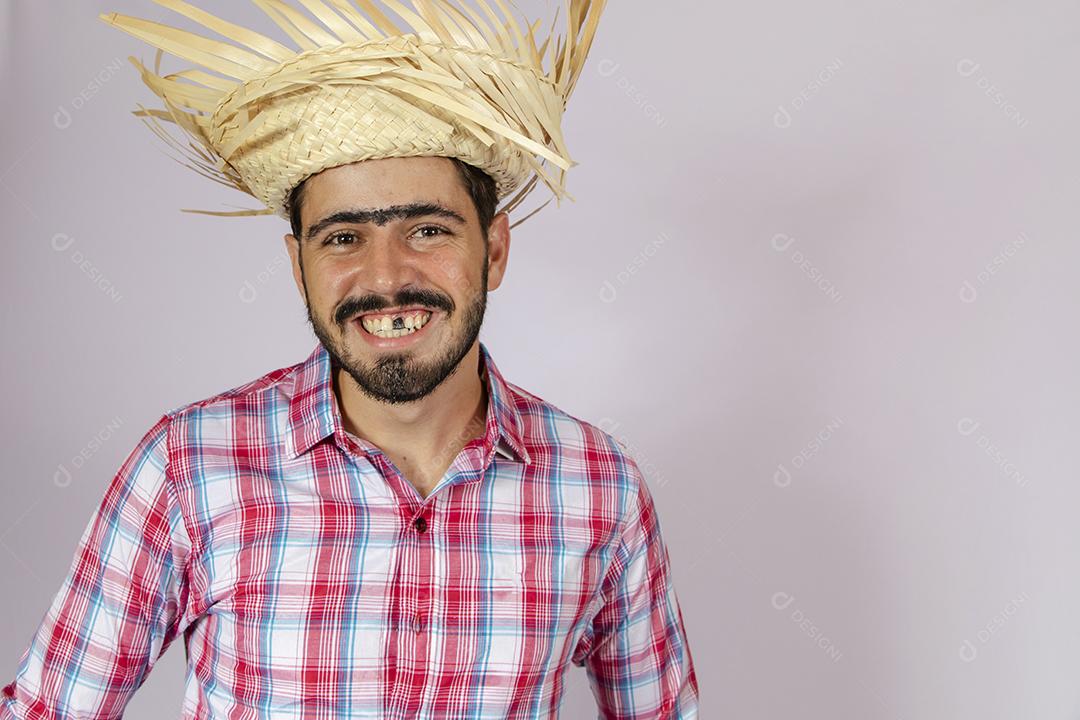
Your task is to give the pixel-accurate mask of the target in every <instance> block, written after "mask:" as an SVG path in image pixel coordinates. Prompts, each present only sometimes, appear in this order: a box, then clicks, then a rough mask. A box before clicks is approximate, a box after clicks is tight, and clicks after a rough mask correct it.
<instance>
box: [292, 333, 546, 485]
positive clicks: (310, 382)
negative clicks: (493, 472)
mask: <svg viewBox="0 0 1080 720" xmlns="http://www.w3.org/2000/svg"><path fill="white" fill-rule="evenodd" d="M479 344H480V362H481V364H482V366H483V367H484V370H485V372H484V374H483V375H482V376H481V377H482V379H484V381H485V387H486V388H487V392H488V404H487V418H486V420H485V430H484V438H483V447H484V456H485V457H486V456H487V455H488V454H489V453H490V451H491V447H492V445H494V446H495V452H497V453H499V454H500V455H503V456H504V457H506V458H508V459H510V460H519V461H521V462H523V463H529V462H531V460H530V458H529V453H528V451H527V450H526V449H525V443H524V442H523V439H522V419H521V414H520V413H519V411H518V408H517V405H516V404H515V403H514V399H513V397H512V395H511V392H510V389H509V387H507V383H506V380H505V379H504V378H503V376H502V373H500V372H499V369H498V367H496V365H495V361H494V360H493V359H492V357H491V353H490V352H489V351H488V349H487V347H486V346H485V345H484V343H483V342H480V343H479ZM332 371H333V359H332V358H331V357H330V353H328V352H327V351H326V348H325V347H323V345H322V343H319V344H318V345H316V347H315V349H314V350H313V351H312V352H311V354H310V355H309V356H308V358H307V359H306V360H304V361H303V362H302V363H301V364H300V365H299V367H298V369H297V371H296V374H295V379H294V382H293V394H292V398H290V400H289V418H288V430H287V432H286V437H287V439H288V442H289V443H290V445H289V446H288V447H287V452H288V453H289V456H290V457H292V458H296V457H299V456H300V455H303V454H304V453H306V452H307V451H308V450H309V449H311V447H312V446H313V445H315V444H316V443H318V442H320V441H321V440H323V439H324V438H326V437H327V436H330V435H334V436H336V437H339V438H340V437H343V435H344V427H345V426H344V424H343V423H342V421H341V413H340V411H339V410H338V404H337V398H336V397H335V396H334V384H333V374H332Z"/></svg>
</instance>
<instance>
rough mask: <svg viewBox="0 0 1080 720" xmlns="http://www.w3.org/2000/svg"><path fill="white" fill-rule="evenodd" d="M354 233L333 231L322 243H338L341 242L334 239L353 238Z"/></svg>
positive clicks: (354, 236)
mask: <svg viewBox="0 0 1080 720" xmlns="http://www.w3.org/2000/svg"><path fill="white" fill-rule="evenodd" d="M355 239H356V235H355V234H354V233H351V232H339V233H334V234H333V235H330V236H328V237H327V238H326V240H324V241H323V245H340V244H341V243H338V242H335V241H336V240H355Z"/></svg>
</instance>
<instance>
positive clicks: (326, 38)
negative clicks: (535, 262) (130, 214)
mask: <svg viewBox="0 0 1080 720" xmlns="http://www.w3.org/2000/svg"><path fill="white" fill-rule="evenodd" d="M154 1H155V2H156V3H157V4H159V5H162V6H164V7H166V8H168V9H170V10H173V11H175V12H177V13H179V14H180V15H183V16H184V17H186V18H188V19H189V20H192V21H194V22H195V23H198V24H199V25H201V26H203V27H205V28H207V29H209V30H211V31H213V32H215V33H217V34H218V35H220V36H222V37H224V38H226V39H227V40H228V41H229V42H225V41H222V40H217V39H214V38H209V37H204V36H201V35H198V34H195V33H192V32H188V31H185V30H181V29H178V28H174V27H169V26H167V25H163V24H160V23H157V22H152V21H149V20H143V19H139V18H134V17H130V16H127V15H120V14H117V13H109V14H102V15H101V19H102V20H104V21H105V22H107V23H109V24H110V25H113V26H114V27H117V28H119V29H121V30H123V31H125V32H127V33H130V34H131V35H134V36H135V37H137V38H140V39H142V40H144V41H146V42H147V43H149V44H151V45H153V46H154V47H156V48H158V52H157V57H156V60H155V63H154V69H153V71H151V70H149V69H148V68H147V67H146V66H144V65H143V64H142V63H141V62H139V61H138V60H136V59H135V58H134V57H131V58H129V60H130V61H131V62H132V64H134V65H135V67H136V68H137V69H138V70H139V72H140V73H141V75H142V79H143V82H145V83H146V85H148V86H149V87H150V89H151V90H153V91H154V93H155V94H156V95H157V96H158V97H160V98H161V100H162V101H163V103H164V108H162V109H146V108H143V107H142V106H141V105H140V106H139V108H140V109H139V110H137V111H136V112H135V114H136V115H138V116H140V117H142V118H143V119H144V122H146V123H147V125H148V126H149V127H150V128H151V129H152V130H154V132H155V133H157V134H158V135H159V136H160V137H161V138H162V139H163V140H164V141H166V142H167V143H168V144H169V145H170V146H171V147H172V148H173V149H174V150H176V151H178V152H179V153H180V154H181V155H182V156H183V158H182V159H181V162H182V163H183V164H185V165H187V166H188V167H190V168H191V169H193V170H195V171H196V172H198V173H199V174H201V175H203V176H205V177H208V178H210V179H212V180H215V181H217V182H220V183H222V184H224V185H227V186H230V187H235V188H237V189H239V190H242V191H243V192H245V193H247V194H249V195H251V196H253V197H255V198H256V199H258V200H259V201H260V202H261V203H262V204H263V205H264V206H265V207H264V208H262V209H258V210H241V211H236V212H214V211H205V210H194V211H188V212H202V213H205V214H211V215H234V216H235V215H268V214H276V215H279V216H281V217H283V218H288V208H287V207H286V202H287V199H288V195H289V192H290V190H291V189H292V188H293V187H294V186H296V185H297V184H299V183H300V182H301V181H303V180H304V179H306V178H307V177H309V176H311V175H314V174H316V173H318V172H320V171H322V170H325V169H327V168H331V167H335V166H338V165H344V164H347V163H352V162H356V161H359V160H368V159H372V158H386V157H411V156H421V155H439V156H445V157H456V158H460V159H461V160H463V161H464V162H466V163H469V164H471V165H475V166H476V167H478V168H480V169H481V170H484V171H485V172H487V173H488V174H489V175H491V177H492V178H493V179H494V180H495V183H496V187H497V189H498V197H499V200H503V199H505V198H507V197H510V196H511V194H513V197H510V199H509V200H508V201H507V202H505V203H504V204H503V206H502V207H501V208H500V210H505V211H510V210H512V209H513V208H514V207H516V206H517V205H518V204H519V203H520V202H521V201H522V199H523V198H524V197H525V196H526V195H527V194H528V193H529V192H530V191H531V190H532V189H533V188H534V187H535V185H536V183H537V180H540V181H542V182H543V183H544V184H545V185H547V186H548V187H549V188H550V189H551V191H552V194H553V196H554V198H555V199H556V201H557V202H558V200H559V199H561V198H562V197H564V196H565V197H568V198H570V199H571V200H572V199H573V196H571V195H570V194H569V193H567V192H566V190H565V175H566V171H567V170H568V169H569V168H570V167H572V166H573V165H576V164H577V163H575V162H574V161H573V160H571V159H570V156H569V153H568V152H567V149H566V146H565V143H564V141H563V137H562V132H561V128H560V125H561V121H562V114H563V110H564V109H565V108H566V102H567V100H568V98H569V97H570V93H571V92H572V91H573V89H574V85H575V83H576V81H577V79H578V77H579V75H580V74H581V70H582V67H583V65H584V63H585V58H586V56H587V55H588V52H589V47H590V46H591V44H592V40H593V36H594V34H595V32H596V27H597V23H598V22H599V19H600V14H601V12H602V11H603V8H604V5H605V2H606V0H564V1H565V6H566V19H565V27H566V29H565V32H564V33H562V34H556V33H555V32H554V23H553V25H552V30H551V31H550V32H549V34H548V37H547V38H546V39H544V41H543V42H542V43H540V44H538V43H537V40H536V34H535V33H536V28H537V26H538V25H539V21H538V22H536V23H534V24H532V25H528V26H525V27H523V26H522V25H519V24H518V22H517V21H516V20H515V19H514V17H513V16H512V15H511V13H510V11H509V10H508V8H507V6H506V4H505V3H504V1H503V0H494V3H495V5H496V6H497V7H498V10H499V11H500V12H501V15H500V14H499V13H496V11H495V9H493V7H492V6H491V4H489V3H488V2H487V1H486V0H459V2H460V8H459V7H457V6H455V5H452V4H451V3H450V2H449V0H411V7H407V6H406V5H405V4H403V3H402V2H399V0H381V4H382V5H383V6H385V8H387V9H389V10H391V11H392V12H394V13H396V14H397V15H398V16H399V17H400V18H402V19H403V20H405V21H406V22H407V23H408V27H407V29H402V27H400V26H399V25H398V24H397V23H396V22H395V21H393V20H391V19H390V17H388V16H387V15H386V14H385V13H384V12H383V11H382V10H380V9H379V8H378V7H377V6H376V4H375V2H373V0H355V4H354V3H353V2H350V0H299V5H300V6H302V7H303V8H306V10H307V11H308V12H307V13H305V12H303V9H301V8H300V7H294V6H293V5H290V4H289V3H287V2H284V1H283V0H253V1H254V3H255V4H256V5H257V6H258V7H259V8H260V9H261V10H262V11H263V12H265V13H266V14H267V15H269V16H270V18H271V19H272V20H273V21H274V22H275V23H276V24H277V25H278V27H280V28H281V29H282V30H283V31H284V32H285V33H286V34H287V35H288V36H289V37H290V38H291V39H292V41H293V42H294V43H295V44H296V45H297V46H298V49H293V48H290V47H287V46H286V45H283V44H281V43H279V42H277V41H276V40H273V39H271V38H269V37H267V36H265V35H262V34H260V33H257V32H254V31H252V30H249V29H246V28H243V27H240V26H238V25H236V24H233V23H230V22H227V21H225V20H222V19H220V18H218V17H215V16H214V15H211V14H209V13H207V12H205V11H203V10H200V9H199V8H196V7H194V6H192V5H190V4H188V3H187V2H183V1H182V0H154ZM511 1H512V0H511ZM470 4H472V5H474V6H475V7H470ZM357 6H359V7H357ZM549 51H550V55H551V59H550V66H549V67H548V69H546V70H545V69H544V62H545V59H546V58H547V56H548V54H549ZM163 52H168V53H170V54H172V55H175V56H176V57H179V58H181V59H183V60H187V61H189V62H192V63H196V64H197V65H198V66H199V67H195V68H191V69H187V70H183V71H181V72H176V73H171V74H167V75H161V74H160V72H161V70H160V65H161V56H162V53H163ZM161 121H165V122H171V123H174V124H175V125H176V126H178V127H179V128H181V129H182V130H183V131H184V132H185V133H186V134H187V136H188V138H187V139H186V140H187V142H186V146H185V144H184V142H181V141H180V140H177V139H176V138H174V137H173V136H172V135H170V134H169V133H168V132H166V130H165V128H164V127H163V125H162V124H161ZM549 164H550V165H553V166H554V167H555V170H552V169H551V168H550V167H549ZM548 202H550V199H549V200H548ZM546 204H547V203H546V202H545V203H544V205H546ZM542 207H543V205H541V206H540V208H537V209H536V210H534V211H533V213H535V212H536V211H537V210H540V209H541V208H542ZM533 213H530V214H529V216H531V215H532V214H533ZM529 216H526V217H525V218H522V219H521V220H519V221H518V222H517V223H514V224H515V225H516V224H519V223H520V222H523V221H524V220H525V219H527V218H528V217H529Z"/></svg>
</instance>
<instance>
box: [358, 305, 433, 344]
mask: <svg viewBox="0 0 1080 720" xmlns="http://www.w3.org/2000/svg"><path fill="white" fill-rule="evenodd" d="M430 319H431V313H429V312H428V311H426V310H418V311H416V312H410V313H406V314H405V315H365V316H364V317H362V318H360V323H361V324H362V325H363V326H364V329H365V330H367V331H368V332H369V333H371V334H372V335H376V336H378V337H386V338H395V337H401V336H402V335H411V334H412V333H414V332H416V331H417V330H419V329H420V328H422V327H424V325H426V324H427V321H428V320H430ZM395 320H396V321H397V325H398V328H397V329H395V328H394V324H395Z"/></svg>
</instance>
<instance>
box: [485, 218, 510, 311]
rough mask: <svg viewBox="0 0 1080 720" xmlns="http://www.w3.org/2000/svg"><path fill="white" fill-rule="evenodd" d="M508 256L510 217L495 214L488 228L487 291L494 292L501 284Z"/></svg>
mask: <svg viewBox="0 0 1080 720" xmlns="http://www.w3.org/2000/svg"><path fill="white" fill-rule="evenodd" d="M509 255H510V216H509V215H508V214H506V213H505V212H500V213H496V214H495V217H493V218H491V225H489V226H488V282H487V285H488V286H487V288H486V289H487V290H489V291H490V290H495V289H497V288H498V287H499V285H501V284H502V279H503V275H504V274H506V263H507V261H508V259H509Z"/></svg>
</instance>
